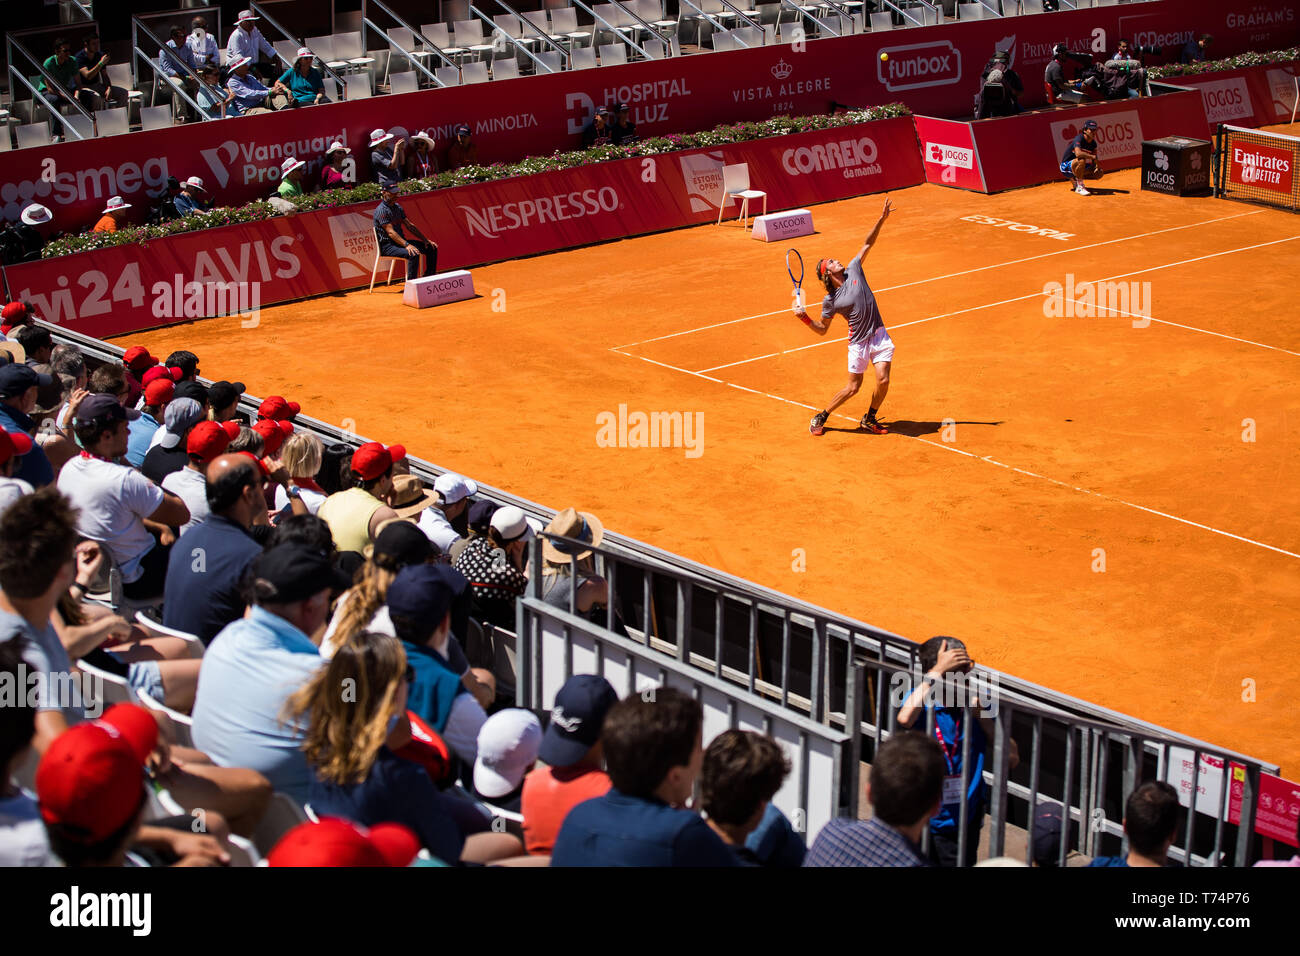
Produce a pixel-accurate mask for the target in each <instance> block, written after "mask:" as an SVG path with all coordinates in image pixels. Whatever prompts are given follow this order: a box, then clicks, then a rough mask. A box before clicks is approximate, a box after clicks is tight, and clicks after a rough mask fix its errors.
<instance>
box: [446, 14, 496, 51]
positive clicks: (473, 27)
mask: <svg viewBox="0 0 1300 956" xmlns="http://www.w3.org/2000/svg"><path fill="white" fill-rule="evenodd" d="M454 32H455V36H456V47H457V48H458V49H461V50H468V51H469V52H470V53H474V54H477V55H479V56H481V55H482V54H484V53H486V52H487V51H489V50H491V49H492V44H491V43H489V42H486V38H485V37H484V36H483V21H482V20H457V21H456V23H455V25H454Z"/></svg>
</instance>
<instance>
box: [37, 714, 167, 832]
mask: <svg viewBox="0 0 1300 956" xmlns="http://www.w3.org/2000/svg"><path fill="white" fill-rule="evenodd" d="M157 743H158V724H157V722H156V721H155V720H154V719H153V715H152V714H150V713H149V711H147V710H145V709H144V708H143V707H138V706H136V705H135V704H117V705H116V706H114V707H112V708H110V709H109V710H107V711H105V713H104V716H103V717H101V718H100V719H99V720H95V721H89V722H86V723H81V724H77V725H76V726H75V727H71V728H69V729H68V730H65V731H64V732H63V733H61V734H60V735H59V736H58V737H56V738H55V740H54V742H53V743H51V744H50V746H49V749H48V750H46V751H45V756H44V757H42V758H41V763H40V766H39V767H37V769H36V796H37V800H38V802H39V804H40V808H41V818H42V819H43V820H45V822H46V823H48V824H50V825H51V826H60V827H62V828H64V829H65V830H66V831H68V833H69V835H70V836H72V837H73V838H74V839H79V840H82V841H84V842H86V843H98V842H99V841H101V840H104V839H107V838H108V837H109V836H110V835H111V834H112V833H114V832H115V831H117V830H119V829H121V827H122V826H123V825H124V824H125V823H126V822H127V821H128V820H130V819H131V817H132V816H134V815H135V813H136V812H137V811H139V809H140V805H141V803H143V801H144V780H143V777H142V776H141V772H140V771H141V769H142V768H143V767H144V764H145V761H146V760H148V759H149V754H150V753H151V752H152V751H153V749H154V747H155V746H156V745H157Z"/></svg>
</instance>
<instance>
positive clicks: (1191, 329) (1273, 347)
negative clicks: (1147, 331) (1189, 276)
mask: <svg viewBox="0 0 1300 956" xmlns="http://www.w3.org/2000/svg"><path fill="white" fill-rule="evenodd" d="M1074 301H1075V304H1076V305H1077V304H1079V303H1080V302H1081V301H1082V300H1080V299H1075V300H1074ZM1093 308H1096V309H1105V310H1106V311H1107V312H1116V313H1118V314H1120V315H1124V316H1128V317H1129V318H1131V319H1144V320H1146V321H1149V322H1159V323H1160V324H1161V325H1172V326H1173V327H1174V328H1176V329H1187V330H1188V331H1189V332H1200V333H1202V334H1203V335H1214V336H1217V337H1218V338H1221V339H1231V340H1232V341H1234V342H1243V343H1245V344H1246V345H1254V346H1257V347H1259V348H1261V349H1268V350H1270V351H1272V352H1285V353H1286V354H1287V355H1300V352H1292V351H1291V350H1290V349H1283V348H1278V347H1277V346H1276V345H1265V344H1264V343H1263V342H1254V341H1251V340H1250V339H1239V338H1237V336H1235V335H1225V334H1224V333H1222V332H1211V331H1210V330H1209V329H1198V328H1197V327H1196V326H1194V325H1182V324H1180V323H1178V322H1170V321H1169V320H1168V319H1156V318H1152V317H1151V316H1149V315H1139V314H1138V313H1136V312H1125V311H1124V310H1123V309H1117V308H1115V307H1114V306H1113V305H1097V306H1093ZM900 328H901V326H900Z"/></svg>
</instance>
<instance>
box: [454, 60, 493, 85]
mask: <svg viewBox="0 0 1300 956" xmlns="http://www.w3.org/2000/svg"><path fill="white" fill-rule="evenodd" d="M487 81H488V65H487V61H486V60H475V61H474V62H473V63H466V64H465V65H464V66H462V67H461V68H460V82H461V83H462V84H465V85H468V84H470V83H486V82H487Z"/></svg>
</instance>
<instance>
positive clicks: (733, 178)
mask: <svg viewBox="0 0 1300 956" xmlns="http://www.w3.org/2000/svg"><path fill="white" fill-rule="evenodd" d="M730 199H739V200H740V201H741V202H740V215H739V216H738V217H737V218H738V219H740V221H741V226H742V227H745V226H748V220H749V201H750V200H751V199H762V200H763V215H765V216H766V215H767V193H765V192H763V191H762V190H761V189H750V188H749V163H735V164H733V165H731V166H723V167H722V197H721V199H720V200H719V201H718V225H722V212H723V210H724V209H725V208H726V206H727V201H728V200H730Z"/></svg>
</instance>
